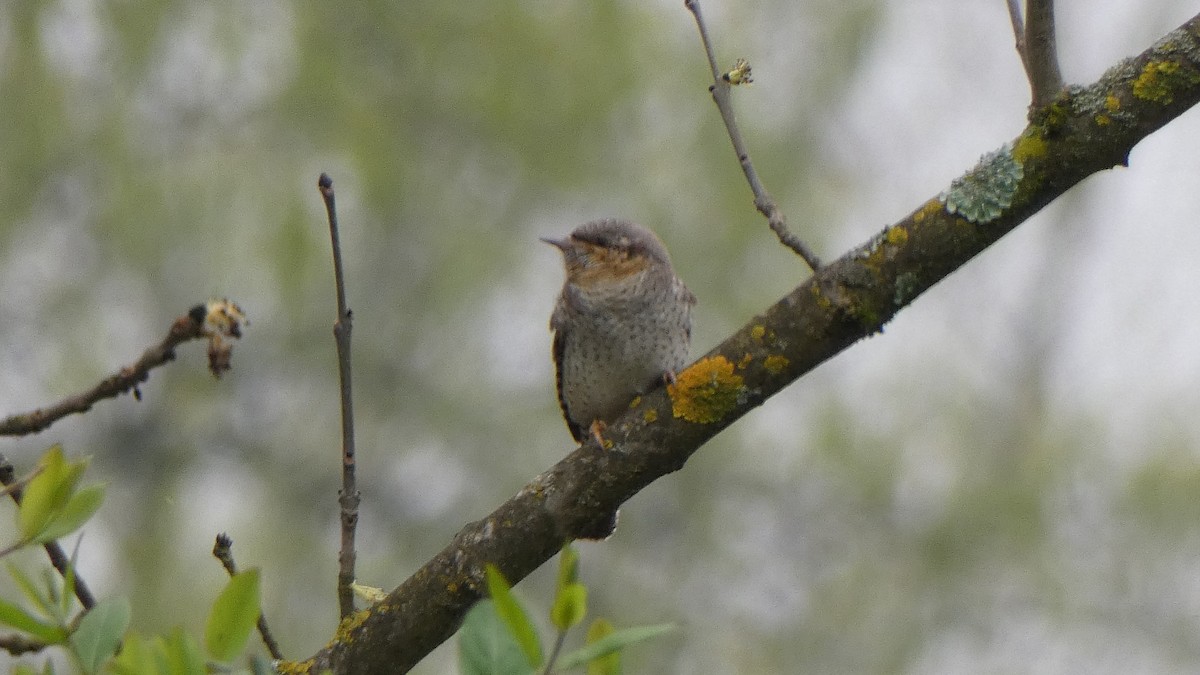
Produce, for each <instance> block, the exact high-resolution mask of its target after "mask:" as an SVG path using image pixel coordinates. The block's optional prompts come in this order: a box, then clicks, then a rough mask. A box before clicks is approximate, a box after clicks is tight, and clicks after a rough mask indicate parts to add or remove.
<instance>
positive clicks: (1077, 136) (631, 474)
mask: <svg viewBox="0 0 1200 675" xmlns="http://www.w3.org/2000/svg"><path fill="white" fill-rule="evenodd" d="M1198 36H1200V16H1196V17H1194V18H1193V19H1191V20H1190V21H1189V22H1188V23H1186V24H1185V25H1184V26H1183V27H1181V28H1180V29H1178V30H1176V31H1174V32H1172V33H1171V34H1170V35H1168V36H1167V37H1166V38H1164V39H1162V40H1160V41H1159V42H1158V43H1156V45H1155V46H1154V47H1153V48H1151V49H1150V50H1148V51H1146V52H1145V53H1143V54H1141V55H1140V56H1138V57H1136V58H1134V59H1130V60H1126V61H1124V62H1122V63H1121V64H1119V65H1118V66H1116V67H1114V68H1113V69H1111V70H1110V71H1109V72H1108V73H1106V74H1105V75H1104V77H1102V78H1101V79H1100V81H1098V82H1096V83H1095V84H1093V85H1090V86H1088V87H1073V88H1070V89H1068V90H1066V91H1064V92H1063V93H1062V95H1061V96H1060V98H1058V99H1057V100H1055V102H1054V103H1053V104H1052V106H1051V109H1050V110H1047V111H1046V112H1047V114H1044V115H1040V116H1037V118H1036V119H1034V120H1032V121H1031V122H1030V124H1029V126H1028V127H1026V129H1025V131H1024V132H1023V133H1022V134H1021V135H1020V136H1018V137H1017V138H1016V139H1014V140H1013V141H1012V142H1011V143H1010V144H1008V145H1006V146H1005V148H1004V149H1002V150H1000V151H997V152H996V153H993V154H991V155H989V156H988V157H986V158H985V160H984V161H983V162H981V164H980V165H979V166H978V167H976V168H975V169H973V170H971V171H970V172H968V173H967V174H966V175H964V176H963V177H962V178H960V179H958V180H956V181H954V183H953V184H952V185H951V186H950V188H949V189H948V190H947V191H946V192H944V193H943V194H942V195H939V196H938V197H935V198H932V199H930V200H928V201H927V202H925V203H924V204H922V205H920V206H919V207H917V209H916V210H915V211H913V212H912V213H911V214H909V215H908V216H907V217H906V218H904V219H903V220H901V221H900V222H898V223H896V224H894V225H892V226H891V227H888V228H887V229H885V230H884V231H883V232H881V233H879V234H878V235H876V236H875V237H872V238H871V239H870V240H869V241H867V242H866V243H864V244H862V245H861V246H859V247H858V248H856V249H854V250H852V251H850V252H848V253H846V254H845V255H843V256H842V257H841V258H840V259H838V260H837V261H835V262H833V263H832V264H830V265H828V266H826V267H822V268H821V269H820V271H819V272H817V273H816V274H814V275H813V276H812V277H811V278H810V279H808V280H807V281H806V282H805V283H803V284H802V285H800V286H799V287H797V288H796V289H795V290H793V291H792V292H791V293H789V294H788V295H787V296H785V297H784V298H782V299H781V300H779V301H778V302H777V303H775V304H774V305H773V306H771V307H770V308H768V309H767V310H766V311H765V312H763V313H762V314H760V315H759V316H757V317H754V318H753V319H752V320H751V321H750V322H748V323H747V324H746V325H745V326H743V327H742V328H741V329H740V330H739V331H738V332H737V333H735V334H734V335H732V336H731V337H729V338H728V339H727V340H725V342H723V343H722V344H721V345H720V346H718V347H717V348H716V349H714V350H713V351H711V352H709V353H708V354H707V355H706V356H704V357H703V358H702V359H700V361H698V362H697V363H695V364H693V365H691V366H689V367H688V368H687V369H686V370H684V371H683V372H681V373H679V374H678V376H677V383H676V385H674V386H673V387H671V390H670V393H669V394H668V392H667V391H664V390H661V389H660V390H657V391H655V392H652V393H650V394H647V395H646V396H644V397H642V399H641V400H640V402H639V403H638V405H637V406H636V407H634V408H633V409H631V410H630V411H629V412H628V413H627V414H626V415H624V416H623V417H622V418H620V419H618V420H616V421H615V422H613V423H612V424H610V425H609V426H608V428H607V432H606V434H605V436H606V438H608V439H609V440H611V441H613V442H614V445H613V447H612V448H611V449H609V450H607V451H605V450H602V449H600V448H599V447H597V446H596V444H595V442H594V441H589V442H588V443H587V444H585V445H584V446H583V447H581V448H579V449H578V450H576V451H575V452H573V453H571V454H570V455H569V456H567V457H566V458H565V459H563V460H562V461H560V462H559V463H558V464H556V465H555V466H553V467H552V468H550V469H549V470H548V471H546V472H545V473H543V474H541V475H539V476H537V477H536V478H535V479H534V480H533V481H532V482H531V483H529V484H528V485H527V486H525V487H524V488H523V489H522V490H521V491H520V492H519V493H518V494H517V495H516V496H514V497H513V498H512V499H509V500H508V501H507V502H505V503H504V504H502V505H501V506H500V507H499V508H497V509H496V510H495V511H494V512H493V513H492V514H491V515H489V516H487V517H485V518H484V519H482V520H479V521H476V522H473V523H470V524H468V525H466V526H465V527H464V528H463V529H462V530H461V531H460V532H459V533H458V534H457V535H456V536H455V537H454V539H453V541H451V542H450V544H449V545H448V546H447V547H446V548H445V549H443V550H442V551H441V552H440V553H438V554H437V555H436V556H435V557H434V558H433V559H432V560H430V561H429V562H428V563H426V564H425V565H424V566H423V567H422V568H421V569H420V570H418V571H417V572H416V573H415V574H413V575H412V576H411V577H410V578H409V579H408V580H406V581H405V582H404V583H403V584H401V585H400V586H399V587H398V588H396V589H395V590H393V591H392V592H391V593H390V594H389V595H388V597H387V598H386V599H385V600H383V601H382V602H380V603H378V604H376V605H374V606H373V607H371V608H370V609H369V610H366V611H364V612H360V613H358V614H356V615H353V616H352V617H351V619H350V620H348V621H346V622H343V624H342V626H341V628H340V629H339V632H338V636H337V638H336V639H335V640H334V642H333V643H332V644H331V645H330V646H328V647H326V648H325V649H322V650H321V651H320V652H318V653H317V654H315V655H314V656H313V657H311V658H310V659H309V660H308V661H307V662H305V663H304V664H301V665H304V666H307V667H308V668H309V672H319V671H320V670H321V669H324V668H331V669H332V670H333V671H334V672H336V673H339V674H344V673H377V672H403V671H406V670H408V669H409V668H411V667H412V666H413V665H414V664H416V663H417V662H418V661H419V660H420V659H421V658H423V657H424V656H425V654H427V653H428V652H429V651H430V650H432V649H433V648H434V647H436V646H437V645H438V644H440V643H441V642H443V641H444V640H446V639H447V638H449V637H450V636H451V635H453V633H454V631H455V630H456V629H457V628H458V626H459V624H460V623H461V621H462V619H463V616H464V615H465V614H466V612H467V610H468V609H469V608H470V607H471V605H473V604H474V603H475V602H476V601H477V600H479V599H480V597H481V595H482V594H483V592H484V591H483V589H484V582H483V568H484V564H485V563H488V562H491V563H494V564H495V565H496V566H497V567H498V568H499V569H500V571H501V572H502V573H503V574H504V576H505V577H506V578H508V579H510V580H512V581H513V582H514V583H515V582H517V581H519V580H520V579H523V578H524V577H525V576H526V575H528V574H529V573H530V572H532V571H533V570H534V569H536V568H537V567H538V566H540V565H541V564H542V563H543V562H545V561H546V560H548V559H550V558H551V557H552V556H553V555H554V554H555V553H557V552H558V550H559V548H560V547H561V546H562V544H563V543H564V541H566V540H568V539H571V538H573V537H574V536H576V535H577V534H578V533H580V532H582V531H584V530H585V529H586V527H587V525H588V524H589V523H591V522H592V521H594V520H595V519H597V518H603V517H605V516H604V514H609V513H611V512H612V511H613V510H615V509H616V508H617V507H618V506H619V505H620V504H621V503H622V502H624V501H625V500H627V499H629V497H631V496H632V495H634V494H635V493H637V492H638V491H639V490H641V489H642V488H644V487H646V486H647V485H649V484H650V483H651V482H653V481H655V480H657V479H658V478H660V477H662V476H664V475H666V474H668V473H671V472H672V471H676V470H678V469H679V468H681V467H682V466H683V465H684V463H685V462H686V461H687V459H688V458H689V457H690V456H691V454H692V453H693V452H695V451H696V450H697V449H698V448H699V447H700V446H701V445H702V444H703V443H704V442H705V441H707V440H708V439H710V438H712V437H713V436H715V435H716V434H717V433H718V432H720V431H721V430H722V429H724V428H725V427H727V426H729V425H730V424H732V423H733V422H734V421H736V420H737V419H738V418H740V417H741V416H742V415H745V414H746V413H748V412H749V411H750V410H752V409H754V408H755V407H757V406H759V405H761V404H762V403H763V402H764V401H765V400H766V399H767V398H769V397H770V396H772V395H774V394H775V393H776V392H778V391H779V390H781V389H782V388H784V387H785V386H787V385H789V384H791V383H792V382H794V381H795V380H796V379H797V378H799V377H800V376H802V375H804V374H805V373H807V372H808V371H810V370H812V369H813V368H815V367H816V366H817V365H818V364H820V363H822V362H824V361H825V360H827V359H829V358H831V357H833V356H834V355H836V354H837V353H839V352H841V351H842V350H843V349H845V348H847V347H849V346H850V345H852V344H854V343H855V342H857V341H859V340H861V339H863V338H865V337H869V336H871V335H874V334H875V333H878V332H880V331H881V330H882V328H883V326H884V324H885V323H887V321H888V320H890V319H891V318H892V316H893V315H895V313H896V312H897V311H899V310H900V309H901V308H903V307H905V306H907V305H908V304H910V303H911V302H912V301H913V300H915V299H916V298H917V297H918V296H920V295H921V294H922V293H924V292H925V291H926V290H927V289H929V288H930V287H931V286H932V285H934V284H935V283H937V282H938V281H940V280H942V279H944V278H945V277H946V276H947V275H949V274H951V273H952V272H953V271H954V270H956V269H958V268H959V267H961V266H962V265H964V264H965V263H966V262H967V261H968V260H970V259H971V258H973V257H974V256H976V255H978V254H979V253H981V252H982V251H983V250H984V249H986V248H987V247H988V246H990V245H991V244H993V243H994V242H996V241H997V240H998V239H999V238H1000V237H1002V236H1003V235H1004V234H1006V233H1008V232H1009V231H1011V230H1012V229H1013V228H1015V227H1016V226H1017V225H1019V224H1020V223H1021V222H1023V221H1025V220H1026V219H1027V218H1029V217H1030V216H1032V215H1033V214H1034V213H1037V211H1038V210H1040V209H1041V208H1042V207H1044V206H1045V205H1046V204H1048V203H1050V202H1051V201H1053V200H1054V199H1055V198H1057V197H1058V196H1060V195H1061V194H1063V193H1064V192H1066V191H1067V190H1068V189H1070V188H1071V187H1072V186H1074V185H1075V184H1076V183H1078V182H1080V181H1081V180H1083V179H1084V178H1086V177H1087V176H1089V175H1091V174H1093V173H1096V172H1098V171H1103V170H1106V169H1108V168H1111V167H1113V166H1116V165H1124V164H1126V161H1127V158H1128V154H1129V151H1130V150H1131V149H1132V147H1133V146H1134V144H1136V143H1137V142H1138V141H1140V140H1141V139H1142V138H1144V137H1145V136H1147V135H1148V134H1150V133H1152V132H1154V131H1155V130H1157V129H1158V128H1160V127H1162V126H1163V125H1165V124H1166V123H1167V122H1169V121H1170V120H1172V119H1174V118H1175V117H1177V116H1179V115H1180V114H1181V113H1183V112H1184V111H1185V110H1187V109H1188V108H1190V107H1192V106H1193V105H1194V104H1195V103H1196V102H1197V101H1198V100H1200V40H1198Z"/></svg>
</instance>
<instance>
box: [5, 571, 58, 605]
mask: <svg viewBox="0 0 1200 675" xmlns="http://www.w3.org/2000/svg"><path fill="white" fill-rule="evenodd" d="M8 574H9V576H11V577H12V578H13V581H15V582H17V588H19V589H21V593H23V594H24V595H25V599H26V600H28V601H29V603H30V604H32V605H34V606H36V607H37V608H38V609H39V610H41V612H42V615H43V616H47V617H52V616H54V611H55V608H54V606H53V604H52V603H51V602H50V601H49V599H48V598H46V597H44V596H43V595H42V593H41V591H39V590H38V587H37V584H35V583H33V579H30V578H29V575H27V574H25V572H24V571H22V570H21V568H20V567H17V566H16V565H14V564H12V563H11V562H10V563H8Z"/></svg>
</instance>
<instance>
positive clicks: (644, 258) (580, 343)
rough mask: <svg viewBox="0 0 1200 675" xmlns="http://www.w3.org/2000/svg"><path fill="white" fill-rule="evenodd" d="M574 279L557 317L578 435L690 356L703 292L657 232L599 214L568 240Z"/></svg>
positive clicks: (557, 357) (568, 402) (568, 409)
mask: <svg viewBox="0 0 1200 675" xmlns="http://www.w3.org/2000/svg"><path fill="white" fill-rule="evenodd" d="M543 241H546V242H547V243H550V244H553V245H554V246H556V247H558V248H559V250H561V251H562V253H563V261H564V263H565V266H566V271H567V279H566V283H564V284H563V289H562V294H561V295H560V296H559V298H558V303H557V304H556V306H555V308H554V314H553V315H552V316H551V317H550V329H551V330H552V331H554V364H555V367H556V370H557V379H558V400H559V403H560V404H561V405H562V411H563V416H564V417H565V418H566V421H567V426H568V427H569V428H570V430H571V435H572V436H573V437H574V438H575V440H577V441H580V442H582V441H583V440H584V439H585V438H586V437H587V434H588V432H589V429H590V428H592V425H593V423H594V422H597V421H599V422H601V423H603V422H608V421H611V420H613V419H615V418H616V417H618V416H620V414H621V413H622V412H623V411H624V410H625V409H626V408H627V407H628V406H629V403H630V401H632V400H633V398H634V397H635V396H638V395H640V394H642V393H645V392H646V391H648V390H650V389H651V388H652V387H654V386H655V385H656V384H658V383H659V382H661V381H662V379H663V377H664V375H666V376H668V377H670V376H673V374H674V373H675V371H677V370H679V369H680V368H682V367H683V366H684V365H685V364H686V363H687V356H688V348H689V346H690V344H691V334H692V305H694V304H695V302H696V297H695V296H694V295H692V293H691V291H689V290H688V289H687V287H686V286H684V284H683V282H682V281H681V280H680V279H679V278H678V277H676V276H675V272H674V270H673V269H672V268H671V260H670V257H669V256H668V255H667V250H666V248H665V247H664V246H663V244H662V242H661V241H659V239H658V237H657V236H655V235H654V233H653V232H651V231H649V230H647V229H645V228H643V227H641V226H639V225H635V224H634V223H631V222H628V221H623V220H614V219H609V220H596V221H592V222H590V223H586V224H584V225H581V226H579V227H578V228H576V229H575V231H574V232H572V233H571V235H570V236H569V237H567V238H566V239H561V240H555V239H544V240H543Z"/></svg>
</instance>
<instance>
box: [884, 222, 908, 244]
mask: <svg viewBox="0 0 1200 675" xmlns="http://www.w3.org/2000/svg"><path fill="white" fill-rule="evenodd" d="M887 242H888V243H889V244H891V245H892V246H903V245H904V244H906V243H908V230H906V229H904V226H903V225H897V226H895V227H889V228H888V231H887Z"/></svg>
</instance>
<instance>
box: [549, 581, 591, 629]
mask: <svg viewBox="0 0 1200 675" xmlns="http://www.w3.org/2000/svg"><path fill="white" fill-rule="evenodd" d="M586 614H587V587H586V586H584V585H583V584H577V583H569V584H567V585H566V586H562V587H560V588H559V589H558V593H556V594H555V596H554V606H553V607H551V608H550V620H551V621H552V622H554V627H555V628H557V629H558V630H560V631H563V632H566V631H568V630H570V629H571V628H572V627H574V626H575V625H576V624H578V623H579V622H580V621H583V617H584V616H585V615H586Z"/></svg>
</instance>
